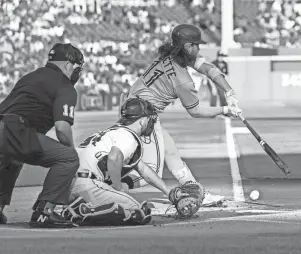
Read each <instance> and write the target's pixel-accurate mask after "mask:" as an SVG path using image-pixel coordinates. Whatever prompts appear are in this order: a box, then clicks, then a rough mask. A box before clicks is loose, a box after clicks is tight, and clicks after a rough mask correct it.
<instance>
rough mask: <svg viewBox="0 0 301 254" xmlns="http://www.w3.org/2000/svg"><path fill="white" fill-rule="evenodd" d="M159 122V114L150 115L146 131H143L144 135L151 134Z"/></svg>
mask: <svg viewBox="0 0 301 254" xmlns="http://www.w3.org/2000/svg"><path fill="white" fill-rule="evenodd" d="M156 122H157V115H152V116H149V117H148V123H147V126H146V129H145V131H144V132H143V135H144V136H148V137H149V136H150V135H151V134H152V132H153V131H154V127H155V123H156Z"/></svg>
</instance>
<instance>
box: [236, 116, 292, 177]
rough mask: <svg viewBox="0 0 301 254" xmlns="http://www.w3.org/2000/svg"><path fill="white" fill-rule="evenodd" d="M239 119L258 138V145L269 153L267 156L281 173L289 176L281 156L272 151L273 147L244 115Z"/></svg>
mask: <svg viewBox="0 0 301 254" xmlns="http://www.w3.org/2000/svg"><path fill="white" fill-rule="evenodd" d="M239 118H240V119H241V121H242V122H243V123H244V124H245V126H246V127H247V128H248V129H249V131H250V132H251V133H252V135H253V136H254V137H255V138H256V140H257V141H258V143H259V144H260V145H261V147H262V148H263V150H264V151H265V152H266V153H267V155H269V156H270V158H271V159H272V160H273V161H274V162H275V163H276V165H277V166H278V167H279V168H280V169H281V171H282V172H283V173H284V174H285V175H289V174H290V173H291V171H290V169H289V167H288V166H287V165H286V163H285V162H284V161H283V160H282V159H281V158H280V157H279V155H278V154H277V153H276V152H275V151H274V150H273V149H272V147H270V146H269V144H268V143H266V142H265V141H264V140H263V139H262V138H261V137H260V136H259V135H258V133H257V132H256V131H255V130H254V129H253V128H252V126H251V125H250V124H249V123H248V121H247V120H246V119H245V118H244V117H243V115H242V114H239Z"/></svg>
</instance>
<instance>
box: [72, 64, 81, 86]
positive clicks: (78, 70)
mask: <svg viewBox="0 0 301 254" xmlns="http://www.w3.org/2000/svg"><path fill="white" fill-rule="evenodd" d="M82 70H83V68H82V66H77V67H75V68H74V70H73V72H72V74H71V76H70V81H71V83H72V85H75V84H76V82H77V81H78V80H79V78H80V74H81V72H82Z"/></svg>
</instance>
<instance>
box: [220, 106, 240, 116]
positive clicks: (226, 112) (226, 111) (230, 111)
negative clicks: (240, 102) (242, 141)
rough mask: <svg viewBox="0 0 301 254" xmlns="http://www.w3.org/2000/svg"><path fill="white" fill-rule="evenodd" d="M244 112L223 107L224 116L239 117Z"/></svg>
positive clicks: (232, 107)
mask: <svg viewBox="0 0 301 254" xmlns="http://www.w3.org/2000/svg"><path fill="white" fill-rule="evenodd" d="M241 112H242V110H241V109H240V108H238V107H235V106H225V107H223V114H224V115H229V116H232V117H238V115H239V114H240V113H241Z"/></svg>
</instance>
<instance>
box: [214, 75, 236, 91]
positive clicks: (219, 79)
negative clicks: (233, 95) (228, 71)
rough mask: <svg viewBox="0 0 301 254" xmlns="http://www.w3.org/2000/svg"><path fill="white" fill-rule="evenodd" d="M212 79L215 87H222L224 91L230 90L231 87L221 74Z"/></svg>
mask: <svg viewBox="0 0 301 254" xmlns="http://www.w3.org/2000/svg"><path fill="white" fill-rule="evenodd" d="M212 81H213V83H214V84H215V85H216V86H217V87H219V88H220V89H222V90H223V91H224V92H225V93H226V92H229V91H231V90H232V87H231V86H230V85H229V84H228V82H227V80H226V79H225V77H224V76H223V75H218V76H216V77H215V78H214V79H213V80H212Z"/></svg>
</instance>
